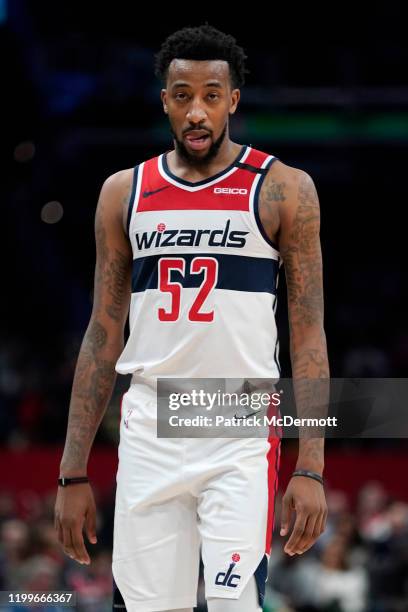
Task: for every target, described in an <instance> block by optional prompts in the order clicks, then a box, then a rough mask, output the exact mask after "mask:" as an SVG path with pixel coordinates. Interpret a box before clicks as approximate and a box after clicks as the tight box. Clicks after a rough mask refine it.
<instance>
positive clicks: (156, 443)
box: [112, 389, 199, 612]
mask: <svg viewBox="0 0 408 612" xmlns="http://www.w3.org/2000/svg"><path fill="white" fill-rule="evenodd" d="M149 410H150V407H149V406H148V405H146V404H145V403H143V401H142V400H140V398H139V396H138V395H137V394H136V393H135V392H134V391H133V390H132V389H131V390H130V391H129V392H128V393H127V394H126V395H125V396H124V399H123V403H122V418H121V430H120V447H119V468H118V473H117V490H116V505H115V520H114V539H113V562H112V570H113V575H114V579H115V582H116V584H117V586H118V588H119V591H120V593H121V595H122V597H123V600H124V603H125V605H126V610H127V612H133V611H136V610H137V612H150V611H152V612H158V611H159V610H172V609H183V608H191V607H193V606H194V605H195V603H196V596H197V583H198V568H199V534H198V530H197V500H196V498H195V497H194V496H193V495H191V493H189V492H188V491H187V490H186V487H185V483H184V476H183V456H184V450H183V441H182V440H177V439H175V440H171V439H169V440H166V439H159V438H157V435H156V428H155V426H154V421H153V420H152V419H149V417H148V415H149Z"/></svg>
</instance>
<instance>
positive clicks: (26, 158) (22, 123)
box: [0, 0, 408, 610]
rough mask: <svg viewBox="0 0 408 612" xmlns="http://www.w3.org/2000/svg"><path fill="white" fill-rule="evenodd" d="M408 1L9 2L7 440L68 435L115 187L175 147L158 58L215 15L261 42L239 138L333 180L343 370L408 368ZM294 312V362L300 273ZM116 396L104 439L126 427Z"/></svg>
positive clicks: (0, 327) (0, 9)
mask: <svg viewBox="0 0 408 612" xmlns="http://www.w3.org/2000/svg"><path fill="white" fill-rule="evenodd" d="M403 6H404V5H403V3H398V2H394V1H392V0H391V1H389V2H371V3H369V4H368V3H367V4H366V5H363V3H356V2H355V3H351V2H350V3H348V2H345V3H344V2H343V3H337V4H334V3H332V4H330V5H327V6H325V7H324V8H321V7H318V5H317V4H313V5H311V4H310V3H296V2H295V3H286V4H282V3H269V4H268V5H266V4H265V5H264V4H259V3H257V4H255V3H253V4H250V3H243V4H241V5H238V4H228V5H225V6H224V10H225V16H223V14H222V11H221V9H222V6H221V5H220V7H218V10H217V11H216V10H213V11H211V10H209V9H208V7H207V6H206V5H192V4H186V5H184V4H181V3H177V4H168V5H167V6H166V7H165V8H162V7H159V5H157V4H154V5H151V6H148V5H147V4H145V5H144V6H139V5H136V4H133V5H127V4H125V3H123V2H116V3H107V4H106V5H103V6H102V5H101V4H100V3H93V2H90V3H89V2H88V3H87V2H59V3H54V2H49V1H44V2H29V1H23V0H16V1H9V2H7V1H6V0H0V57H1V68H2V85H3V87H2V93H1V102H2V119H3V121H2V138H1V170H2V173H1V174H2V179H1V183H0V194H1V202H2V209H1V220H2V223H1V226H2V232H1V237H2V240H1V258H2V263H3V266H2V279H1V281H2V282H1V287H2V299H1V309H2V310H1V317H0V341H1V342H0V366H1V376H0V441H1V443H2V445H3V446H2V448H3V449H7V450H11V451H13V452H14V451H16V452H19V451H20V452H22V451H23V450H24V451H27V450H28V451H29V450H30V449H32V448H34V447H35V446H36V445H43V444H48V445H55V444H56V445H57V449H59V450H58V451H57V452H60V450H61V444H62V442H63V439H64V435H65V427H66V417H67V407H68V401H69V393H70V387H71V383H72V376H73V368H74V366H75V361H76V357H77V353H78V349H79V344H80V341H81V339H82V335H83V333H84V330H85V328H86V325H87V323H88V320H89V315H90V312H91V304H92V284H93V270H94V261H95V245H94V237H93V222H94V212H95V207H96V203H97V198H98V194H99V190H100V188H101V185H102V183H103V181H104V180H105V179H106V178H107V176H109V175H110V174H112V173H113V172H116V171H118V170H120V169H123V168H127V167H131V166H134V165H135V164H137V163H139V162H141V161H143V160H145V159H148V158H149V157H152V156H155V155H158V154H160V153H161V152H163V151H164V150H167V149H170V148H172V141H171V138H170V133H169V130H168V124H167V119H166V117H165V116H164V114H163V112H162V107H161V103H160V98H159V93H160V88H161V84H160V83H159V82H157V80H156V79H155V77H154V74H153V55H154V53H155V52H157V51H158V49H159V46H160V44H161V42H162V41H163V39H164V38H165V37H166V36H167V35H169V34H170V33H172V32H173V31H174V30H176V29H179V28H181V27H183V26H186V25H199V24H201V23H203V22H205V21H208V22H209V23H210V24H211V25H214V26H215V27H218V28H219V29H221V30H224V31H226V32H228V33H230V34H232V35H233V36H235V37H236V38H237V41H238V43H239V44H240V45H242V46H243V47H244V49H245V51H246V53H247V55H248V68H249V70H250V74H249V75H248V76H247V84H246V86H245V87H244V88H243V89H242V92H241V94H242V98H241V103H240V107H239V109H238V112H237V114H236V115H235V116H234V118H233V120H232V123H231V137H232V139H233V140H234V141H236V142H239V143H247V144H252V145H253V146H254V147H255V148H258V149H261V150H264V151H266V152H268V153H271V154H274V155H276V156H277V157H278V158H280V159H281V160H282V161H283V162H285V163H287V164H289V165H292V166H296V167H299V168H302V169H303V170H306V171H307V172H308V173H309V174H310V175H311V176H312V177H313V179H314V181H315V183H316V186H317V189H318V193H319V196H320V202H321V215H322V230H321V237H322V249H323V258H324V284H325V304H326V307H325V311H326V315H325V316H326V319H325V325H326V333H327V339H328V347H329V358H330V365H331V372H332V375H333V376H337V377H341V376H356V377H362V376H377V377H399V376H406V370H407V368H406V366H407V361H408V324H407V315H406V313H407V283H406V277H407V274H406V260H407V258H406V248H407V237H406V235H407V231H406V222H405V219H406V206H407V196H406V191H407V188H406V182H407V172H406V163H407V152H408V82H407V66H408V46H407V43H406V34H405V25H404V24H405V20H404V11H403ZM50 202H59V203H60V206H61V207H62V208H61V210H62V211H63V215H62V217H61V219H60V220H59V221H58V222H55V223H49V222H46V221H44V218H46V217H47V210H48V209H49V208H48V209H47V208H45V209H44V206H45V205H46V204H47V203H50ZM53 206H55V205H51V209H52V207H53ZM49 207H50V206H49ZM278 310H279V326H280V331H281V359H282V362H283V365H284V370H283V373H284V374H286V375H287V374H288V372H289V370H288V368H289V359H288V343H287V321H286V308H285V287H284V284H283V283H282V284H281V287H280V307H279V309H278ZM125 387H126V381H120V383H119V387H118V391H117V393H119V392H120V390H121V389H122V388H125ZM117 393H116V394H115V395H114V398H113V400H112V402H111V406H110V408H109V410H108V415H107V417H106V419H105V421H104V425H103V426H102V428H101V432H100V433H99V434H98V438H97V441H98V443H99V444H112V442H115V441H116V437H117V418H118V399H117ZM397 447H399V449H400V451H401V450H402V449H406V442H405V440H401V441H398V440H395V441H393V442H392V443H390V442H389V441H388V442H385V441H381V440H376V441H373V442H371V443H368V442H365V445H363V444H362V443H358V444H357V443H355V442H354V443H353V444H352V443H351V441H347V442H344V443H343V444H342V445H340V446H339V443H337V446H336V445H335V443H334V442H331V443H330V445H329V451H330V449H332V450H333V449H334V451H333V452H346V453H347V452H349V451H348V450H347V449H350V448H352V449H353V452H355V450H356V448H357V449H360V450H361V452H364V449H366V450H367V452H374V453H375V449H377V448H378V449H382V452H384V450H385V452H388V453H389V454H391V456H392V455H393V453H394V452H395V453H396V451H397ZM112 448H113V452H114V445H113V447H112ZM398 457H399V462H401V452H400V454H399V455H398ZM405 459H406V456H405ZM405 463H406V462H405ZM400 468H401V463H398V464H396V467H395V469H400ZM2 469H3V468H2ZM385 484H386V483H385ZM383 485H384V483H383ZM345 488H347V486H346V484H345ZM299 609H300V608H299ZM383 609H384V610H388V609H390V610H392V609H394V608H387V607H385V608H378V610H383ZM397 609H399V608H395V610H397ZM401 609H403V608H401Z"/></svg>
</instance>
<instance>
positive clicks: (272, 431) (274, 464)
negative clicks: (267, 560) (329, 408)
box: [265, 403, 282, 555]
mask: <svg viewBox="0 0 408 612" xmlns="http://www.w3.org/2000/svg"><path fill="white" fill-rule="evenodd" d="M279 414H280V413H279V410H278V409H277V407H275V406H273V404H272V403H271V404H270V405H269V408H268V418H271V416H272V415H276V416H279ZM281 437H282V431H281V429H280V428H279V429H277V428H276V427H273V426H272V425H270V427H269V438H268V442H269V444H270V446H269V451H268V454H267V461H268V518H267V523H266V539H265V552H266V554H267V555H269V554H270V552H271V546H272V533H273V528H274V523H275V502H276V494H277V492H278V473H279V460H280V442H281Z"/></svg>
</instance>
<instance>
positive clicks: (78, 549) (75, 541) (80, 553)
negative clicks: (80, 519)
mask: <svg viewBox="0 0 408 612" xmlns="http://www.w3.org/2000/svg"><path fill="white" fill-rule="evenodd" d="M71 535H72V545H73V547H74V550H75V558H76V560H77V561H78V562H79V563H86V564H87V565H89V563H90V562H91V560H90V558H89V555H88V551H87V550H86V548H85V543H84V536H83V534H82V524H81V525H80V524H79V523H77V524H75V525H74V526H73V527H71Z"/></svg>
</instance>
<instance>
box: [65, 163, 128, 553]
mask: <svg viewBox="0 0 408 612" xmlns="http://www.w3.org/2000/svg"><path fill="white" fill-rule="evenodd" d="M130 189H131V171H128V170H124V171H122V172H118V173H117V174H115V175H113V176H111V177H109V178H108V179H107V180H106V181H105V183H104V185H103V187H102V190H101V194H100V198H99V202H98V206H97V210H96V216H95V238H96V267H95V282H94V303H93V309H92V315H91V319H90V322H89V325H88V328H87V330H86V333H85V336H84V339H83V342H82V345H81V349H80V353H79V357H78V362H77V366H76V371H75V377H74V383H73V387H72V394H71V402H70V408H69V417H68V429H67V436H66V442H65V448H64V454H63V457H62V460H61V465H60V476H65V477H74V476H83V475H85V474H86V472H87V463H88V457H89V453H90V449H91V446H92V443H93V440H94V437H95V434H96V432H97V429H98V427H99V424H100V422H101V420H102V417H103V415H104V413H105V410H106V406H107V404H108V402H109V399H110V397H111V393H112V390H113V386H114V383H115V378H116V373H115V364H116V361H117V359H118V357H119V355H120V353H121V351H122V349H123V341H124V337H123V336H124V326H125V322H126V318H127V314H128V309H129V300H130V275H131V262H132V255H131V248H130V244H129V241H128V238H127V237H126V234H125V231H124V228H123V216H124V215H123V211H124V209H125V208H126V204H127V201H128V199H129V194H130ZM84 522H85V527H86V530H87V533H88V539H90V541H92V542H94V541H96V536H95V504H94V500H93V495H92V491H91V488H90V486H89V485H88V484H80V485H70V486H68V487H66V488H61V487H60V488H59V490H58V496H57V502H56V508H55V526H56V529H57V531H58V536H59V539H60V541H61V544H62V545H63V548H64V550H65V552H66V553H67V554H69V555H70V556H71V557H72V558H75V559H76V560H77V561H79V562H81V563H89V556H88V554H87V552H86V549H85V546H84V543H83V537H82V527H83V524H84Z"/></svg>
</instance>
